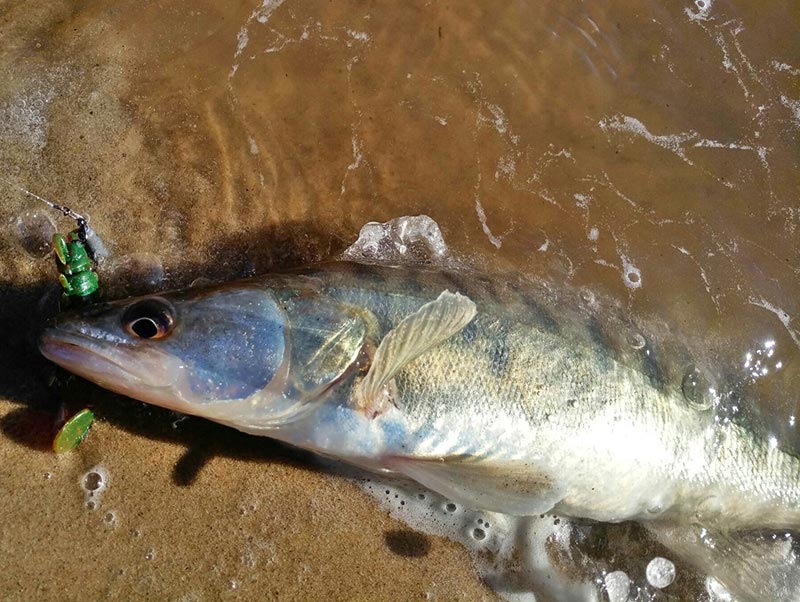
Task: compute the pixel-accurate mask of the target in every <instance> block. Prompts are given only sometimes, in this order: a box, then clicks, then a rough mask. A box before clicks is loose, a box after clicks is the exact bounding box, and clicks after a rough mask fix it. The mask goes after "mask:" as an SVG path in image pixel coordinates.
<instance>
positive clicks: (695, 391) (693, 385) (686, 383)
mask: <svg viewBox="0 0 800 602" xmlns="http://www.w3.org/2000/svg"><path fill="white" fill-rule="evenodd" d="M681 392H682V393H683V398H684V399H685V400H686V401H688V402H689V403H690V404H691V405H692V406H694V407H695V408H697V409H698V410H708V409H709V408H711V407H712V406H713V405H714V401H715V395H714V393H715V391H714V388H713V387H712V386H711V383H710V382H709V380H708V379H707V378H706V376H705V375H704V374H703V372H702V371H701V370H700V369H699V368H697V367H696V366H690V367H689V368H688V369H687V370H686V373H685V374H684V375H683V381H682V382H681Z"/></svg>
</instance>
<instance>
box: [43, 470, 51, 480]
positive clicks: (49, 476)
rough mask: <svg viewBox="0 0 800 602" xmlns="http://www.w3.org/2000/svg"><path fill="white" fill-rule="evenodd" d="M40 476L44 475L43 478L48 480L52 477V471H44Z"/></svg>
mask: <svg viewBox="0 0 800 602" xmlns="http://www.w3.org/2000/svg"><path fill="white" fill-rule="evenodd" d="M42 476H44V478H45V479H47V480H48V481H49V480H50V479H52V478H53V473H52V472H46V473H44V475H42Z"/></svg>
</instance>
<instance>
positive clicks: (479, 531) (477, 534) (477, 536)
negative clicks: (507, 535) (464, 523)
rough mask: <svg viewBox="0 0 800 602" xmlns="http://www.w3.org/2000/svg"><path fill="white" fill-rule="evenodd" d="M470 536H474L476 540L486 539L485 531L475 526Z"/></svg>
mask: <svg viewBox="0 0 800 602" xmlns="http://www.w3.org/2000/svg"><path fill="white" fill-rule="evenodd" d="M472 537H474V538H475V539H477V540H478V541H481V540H482V539H486V531H484V530H483V529H481V528H480V527H475V528H474V529H473V530H472Z"/></svg>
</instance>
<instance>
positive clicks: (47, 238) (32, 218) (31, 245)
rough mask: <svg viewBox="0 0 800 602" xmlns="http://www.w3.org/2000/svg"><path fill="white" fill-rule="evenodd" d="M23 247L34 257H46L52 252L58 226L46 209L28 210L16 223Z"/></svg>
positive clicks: (15, 226) (16, 229)
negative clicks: (54, 235)
mask: <svg viewBox="0 0 800 602" xmlns="http://www.w3.org/2000/svg"><path fill="white" fill-rule="evenodd" d="M14 230H15V231H16V233H17V238H18V239H19V242H20V244H21V245H22V248H23V249H24V250H25V252H26V253H28V254H29V255H32V256H33V257H44V256H45V255H47V254H48V253H49V252H50V248H51V244H52V240H53V234H55V233H56V226H55V224H54V223H53V220H52V219H50V216H49V215H47V213H45V212H44V211H40V210H33V211H26V212H24V213H23V214H22V215H20V216H19V217H17V219H16V220H15V223H14Z"/></svg>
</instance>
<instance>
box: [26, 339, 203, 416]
mask: <svg viewBox="0 0 800 602" xmlns="http://www.w3.org/2000/svg"><path fill="white" fill-rule="evenodd" d="M39 351H40V352H41V353H42V355H43V356H44V357H46V358H47V359H49V360H50V361H51V362H53V363H55V364H57V365H59V366H61V367H62V368H64V369H65V370H68V371H69V372H72V373H73V374H76V375H78V376H80V377H82V378H85V379H86V380H89V381H91V382H94V383H96V384H98V385H100V386H101V387H103V388H106V389H109V390H110V391H114V392H115V393H119V394H122V395H126V396H128V397H132V398H134V399H138V400H140V401H144V402H147V403H152V404H155V405H159V406H162V407H166V408H168V409H171V410H175V411H178V412H184V413H196V412H194V411H192V410H193V406H192V405H191V404H188V403H186V402H184V401H183V400H182V399H181V397H180V395H179V394H178V393H177V390H178V386H177V385H178V383H180V381H181V377H182V372H183V370H184V366H183V365H181V363H180V362H179V361H176V358H174V357H170V356H167V355H165V354H158V353H156V354H142V353H139V352H138V350H137V349H135V348H133V347H130V346H128V345H125V344H124V342H121V341H118V342H116V343H113V344H109V342H108V340H107V337H99V336H93V334H92V332H91V331H90V330H87V329H85V328H84V329H79V328H75V327H69V326H66V325H56V326H53V327H49V328H47V329H45V330H44V331H43V332H42V333H41V335H40V337H39Z"/></svg>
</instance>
